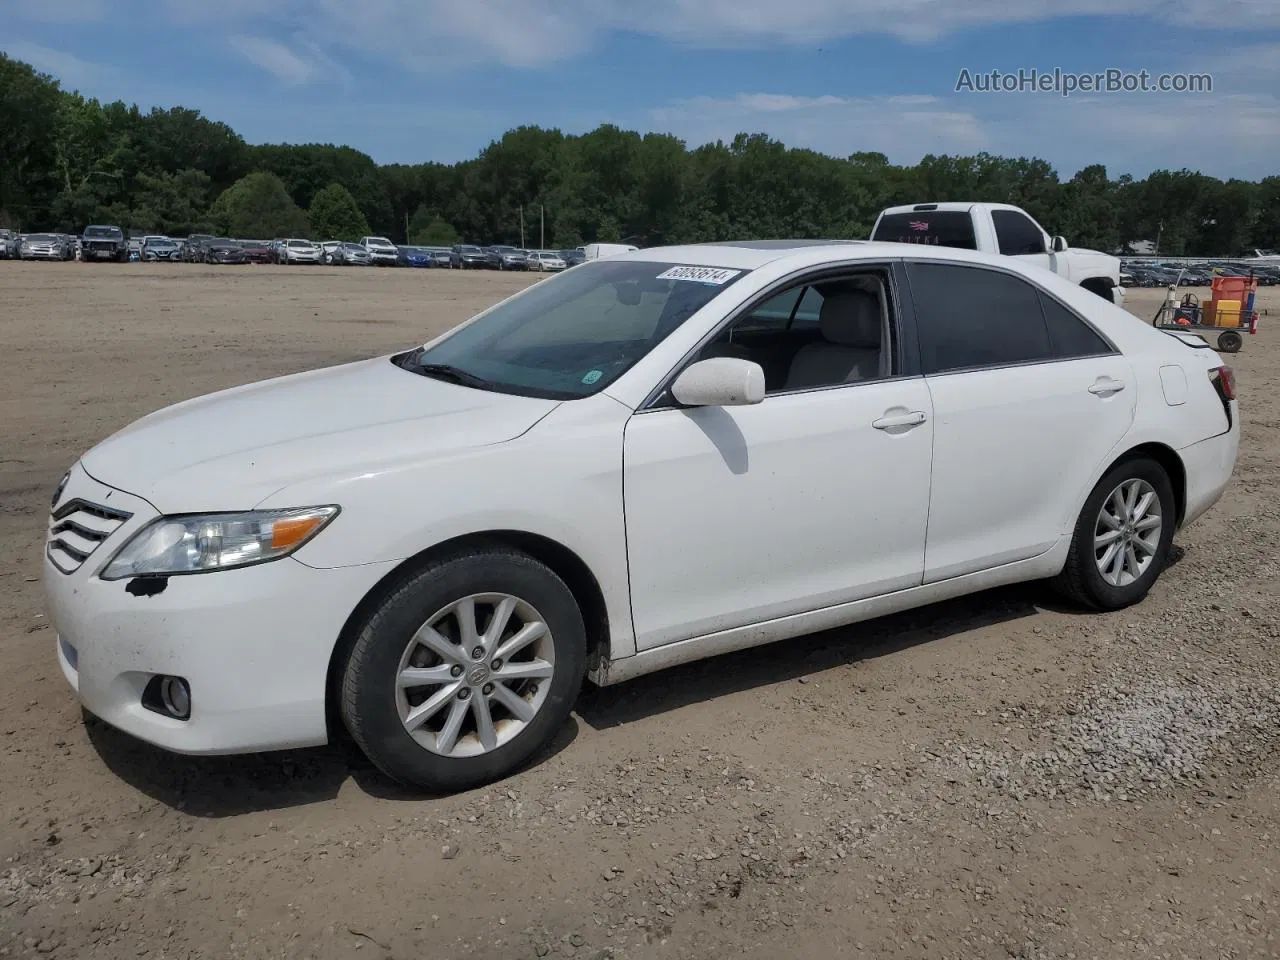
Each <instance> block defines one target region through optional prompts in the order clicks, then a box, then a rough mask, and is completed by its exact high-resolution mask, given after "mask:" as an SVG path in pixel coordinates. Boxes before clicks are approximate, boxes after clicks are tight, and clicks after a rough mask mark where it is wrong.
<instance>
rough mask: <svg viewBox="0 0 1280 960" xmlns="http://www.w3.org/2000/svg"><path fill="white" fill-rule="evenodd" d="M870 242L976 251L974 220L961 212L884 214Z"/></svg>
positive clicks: (934, 211)
mask: <svg viewBox="0 0 1280 960" xmlns="http://www.w3.org/2000/svg"><path fill="white" fill-rule="evenodd" d="M871 239H872V240H880V241H883V242H887V243H923V244H928V245H930V246H935V247H957V248H959V249H961V250H977V249H978V240H977V237H976V236H975V235H974V232H973V217H972V216H970V215H969V214H968V213H967V212H965V211H963V210H921V211H912V212H910V213H887V214H885V215H884V216H883V217H881V218H880V222H879V223H877V224H876V228H875V232H874V233H872V235H871Z"/></svg>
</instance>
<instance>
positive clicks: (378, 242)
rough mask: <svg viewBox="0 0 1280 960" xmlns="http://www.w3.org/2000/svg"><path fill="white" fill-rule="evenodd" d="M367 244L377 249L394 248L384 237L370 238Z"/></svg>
mask: <svg viewBox="0 0 1280 960" xmlns="http://www.w3.org/2000/svg"><path fill="white" fill-rule="evenodd" d="M369 243H370V244H372V245H373V246H377V247H394V246H395V244H394V243H392V242H391V241H390V240H388V239H387V238H386V237H370V238H369Z"/></svg>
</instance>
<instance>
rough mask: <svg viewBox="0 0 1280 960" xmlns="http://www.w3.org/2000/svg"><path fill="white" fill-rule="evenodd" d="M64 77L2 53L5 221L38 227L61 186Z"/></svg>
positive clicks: (0, 186)
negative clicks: (58, 148)
mask: <svg viewBox="0 0 1280 960" xmlns="http://www.w3.org/2000/svg"><path fill="white" fill-rule="evenodd" d="M61 98H62V92H61V91H60V90H59V89H58V82H57V81H56V80H55V79H54V78H53V77H50V76H48V75H47V74H43V73H37V72H36V71H35V70H34V69H33V68H32V67H31V66H30V65H29V64H26V63H22V62H21V61H19V60H13V59H10V58H9V57H7V56H6V55H5V54H3V53H0V224H12V225H18V226H25V225H27V224H30V225H32V226H36V225H37V224H39V221H40V219H41V218H42V217H46V216H48V209H49V203H50V201H51V200H52V198H53V194H54V192H55V190H56V186H55V183H54V181H53V180H52V178H51V177H50V172H51V171H52V170H53V169H54V150H53V142H54V131H55V129H56V125H57V116H58V106H59V104H60V102H61Z"/></svg>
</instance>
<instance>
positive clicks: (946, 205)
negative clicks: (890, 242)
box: [880, 200, 1026, 216]
mask: <svg viewBox="0 0 1280 960" xmlns="http://www.w3.org/2000/svg"><path fill="white" fill-rule="evenodd" d="M978 208H981V209H984V210H1017V211H1019V212H1020V213H1026V211H1025V210H1023V209H1022V208H1021V207H1015V206H1014V205H1013V204H1011V203H987V202H985V201H978V200H949V201H946V202H941V203H934V202H932V201H923V202H921V203H904V204H901V205H900V206H896V207H887V208H886V209H884V210H881V211H880V213H881V215H882V216H887V215H888V214H891V213H892V214H899V213H935V212H939V213H968V212H970V211H972V210H974V209H978Z"/></svg>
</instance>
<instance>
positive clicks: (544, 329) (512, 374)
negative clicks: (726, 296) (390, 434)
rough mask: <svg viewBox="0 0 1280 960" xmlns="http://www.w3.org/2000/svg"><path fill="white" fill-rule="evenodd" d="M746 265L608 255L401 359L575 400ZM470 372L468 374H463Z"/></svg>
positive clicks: (494, 385) (627, 364) (496, 386)
mask: <svg viewBox="0 0 1280 960" xmlns="http://www.w3.org/2000/svg"><path fill="white" fill-rule="evenodd" d="M745 274H746V271H745V270H726V269H720V268H718V267H696V266H682V265H677V264H672V263H652V262H644V261H621V262H620V261H601V262H596V263H592V264H587V265H585V266H584V267H583V268H582V269H580V270H573V271H570V272H568V273H562V274H557V275H556V276H555V277H552V278H550V279H547V280H543V281H542V282H540V283H537V284H535V285H534V286H532V287H529V288H528V289H527V290H526V291H525V292H523V293H521V294H519V295H517V296H516V297H513V298H512V299H510V300H507V301H504V302H503V303H500V304H498V305H497V306H496V307H494V308H493V309H492V310H490V311H489V312H488V313H487V314H485V315H484V316H482V317H480V318H479V319H478V320H476V321H475V322H473V323H470V324H468V325H467V326H465V327H463V328H461V329H460V330H458V331H457V332H456V333H454V334H453V335H452V336H450V337H448V338H447V339H445V340H442V341H441V342H440V343H438V344H436V345H435V346H434V347H432V348H431V349H429V350H422V349H419V350H416V351H414V352H412V353H410V354H407V355H404V356H403V357H402V358H401V360H400V361H399V362H400V363H401V365H402V366H404V367H405V368H406V369H409V370H419V371H421V372H424V373H426V374H427V375H428V376H430V375H432V374H433V371H431V370H427V369H425V368H426V367H427V366H436V367H437V368H439V367H441V366H443V367H445V368H448V369H445V370H441V369H437V370H435V371H434V373H436V374H439V375H440V376H441V377H442V378H443V379H450V378H452V379H455V380H458V381H459V382H461V381H462V380H464V379H465V380H466V381H468V382H469V385H471V386H476V387H479V388H481V389H492V390H498V391H501V392H505V393H518V394H524V395H528V396H538V397H548V398H552V399H561V400H572V399H576V398H578V397H585V396H589V395H591V394H593V393H596V392H597V391H599V390H603V389H604V388H605V387H607V386H608V385H609V384H610V383H612V382H613V381H614V380H616V379H617V378H618V377H620V376H621V375H622V374H623V373H625V372H626V371H627V370H629V369H630V368H631V367H632V366H633V365H634V364H635V363H636V362H637V361H639V360H640V359H641V358H642V357H644V356H645V355H646V354H647V353H648V352H649V351H650V350H652V349H653V348H654V347H656V346H657V345H658V344H659V343H661V342H662V341H663V340H664V339H665V338H666V337H667V336H668V335H669V334H670V333H671V332H672V331H673V330H675V329H676V328H677V327H679V326H680V324H682V323H684V322H685V321H686V320H687V319H689V317H690V316H692V315H693V313H694V312H696V311H697V310H699V309H701V308H702V307H703V306H704V305H705V304H706V303H707V302H708V301H710V300H711V298H712V297H714V296H716V294H718V293H720V292H721V291H723V290H725V289H726V288H727V287H728V286H729V285H730V284H732V283H733V282H734V281H736V280H738V279H739V278H741V277H742V276H744V275H745ZM459 374H461V376H459Z"/></svg>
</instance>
